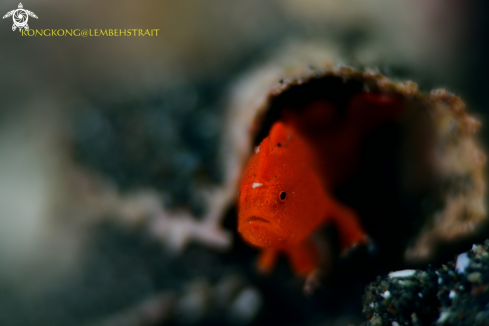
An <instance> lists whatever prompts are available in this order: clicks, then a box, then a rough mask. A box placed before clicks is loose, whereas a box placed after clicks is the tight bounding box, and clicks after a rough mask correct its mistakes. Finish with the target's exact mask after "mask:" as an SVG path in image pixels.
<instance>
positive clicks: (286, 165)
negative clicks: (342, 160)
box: [238, 122, 325, 248]
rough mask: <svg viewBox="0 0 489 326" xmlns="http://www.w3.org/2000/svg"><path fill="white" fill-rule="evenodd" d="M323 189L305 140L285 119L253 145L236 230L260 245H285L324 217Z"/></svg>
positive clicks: (312, 229)
mask: <svg viewBox="0 0 489 326" xmlns="http://www.w3.org/2000/svg"><path fill="white" fill-rule="evenodd" d="M324 196H325V194H324V190H323V187H322V185H321V183H320V181H319V179H318V177H317V174H316V173H314V171H313V170H312V168H311V162H310V153H308V148H307V146H306V145H305V144H304V143H303V140H302V139H301V138H300V137H299V136H298V135H296V134H294V132H293V130H292V129H290V128H287V126H285V125H284V124H283V123H282V122H277V123H275V125H274V126H273V127H272V129H271V131H270V134H269V136H268V137H266V138H265V139H264V140H263V141H262V142H261V144H260V146H258V147H257V148H255V153H254V154H253V156H252V157H251V159H250V161H249V162H248V165H247V166H246V169H245V172H244V176H243V179H242V182H241V185H240V191H239V200H238V232H239V233H240V234H241V236H242V237H243V238H244V240H245V241H246V242H248V243H250V244H251V245H254V246H256V247H261V248H264V247H276V248H280V247H281V246H287V245H289V244H293V243H297V242H300V241H301V240H303V239H304V238H305V237H307V236H308V235H309V234H310V233H311V232H313V231H314V229H315V228H316V227H317V226H318V225H319V224H320V222H321V221H322V220H323V218H324V201H323V200H322V199H324Z"/></svg>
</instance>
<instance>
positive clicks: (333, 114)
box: [238, 92, 402, 276]
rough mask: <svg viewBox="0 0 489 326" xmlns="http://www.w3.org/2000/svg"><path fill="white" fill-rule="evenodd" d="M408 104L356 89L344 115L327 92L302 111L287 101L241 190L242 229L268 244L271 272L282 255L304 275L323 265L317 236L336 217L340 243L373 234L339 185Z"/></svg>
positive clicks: (262, 265)
mask: <svg viewBox="0 0 489 326" xmlns="http://www.w3.org/2000/svg"><path fill="white" fill-rule="evenodd" d="M401 110H402V103H401V101H400V100H399V99H398V98H397V97H395V96H393V95H386V94H373V93H367V92H362V93H358V94H356V95H354V96H353V97H352V98H351V99H350V100H349V102H348V104H347V105H346V110H344V112H343V113H342V114H339V113H338V111H339V110H338V109H337V108H336V107H335V105H334V104H333V103H331V102H329V101H327V100H326V99H318V100H316V101H314V102H312V103H309V104H307V105H305V106H304V107H303V108H301V109H300V110H297V108H295V109H293V108H287V107H284V108H282V110H281V116H280V119H279V120H277V121H276V122H275V123H274V124H273V125H272V127H271V128H270V131H269V134H268V136H267V137H265V138H264V139H263V140H262V141H261V142H260V144H259V146H257V147H255V150H254V153H253V155H252V156H251V158H250V159H249V161H248V163H247V165H246V168H245V171H244V174H243V178H242V181H241V185H240V191H239V199H238V232H239V233H240V235H241V236H242V238H243V239H244V240H245V242H247V243H248V244H250V245H251V246H254V247H257V248H260V249H261V254H260V257H259V259H258V267H259V269H260V270H261V271H264V272H271V271H272V270H273V268H274V266H275V263H276V261H277V257H278V256H279V255H285V256H287V257H288V260H289V261H290V264H291V266H292V269H293V270H294V271H295V273H296V274H299V275H302V276H307V275H309V274H310V273H311V272H313V271H314V270H316V269H317V268H319V265H320V257H319V253H318V252H319V251H318V248H317V245H316V243H315V242H314V241H313V239H312V235H313V234H314V233H315V232H316V231H317V230H318V229H319V228H321V227H322V226H324V225H326V224H329V223H332V224H333V225H334V226H335V227H336V228H337V230H338V235H339V242H340V243H339V245H340V248H341V250H347V249H349V248H352V247H354V246H356V245H358V244H365V243H366V242H367V241H368V235H367V233H366V232H365V230H364V228H363V226H362V223H361V220H360V217H359V216H358V214H357V213H356V212H355V210H354V209H352V208H351V207H348V206H347V205H345V204H343V203H341V202H340V201H338V200H337V199H336V198H335V196H334V190H335V188H336V187H338V185H341V183H342V182H345V180H347V179H348V178H349V177H351V176H352V175H353V173H354V172H355V168H356V166H357V165H358V162H359V155H360V154H359V153H360V146H361V144H362V139H364V138H365V136H366V134H367V133H369V132H370V131H371V130H372V129H373V128H375V127H376V126H379V125H380V124H382V123H386V122H389V121H393V120H395V119H397V118H398V117H399V116H400V113H401Z"/></svg>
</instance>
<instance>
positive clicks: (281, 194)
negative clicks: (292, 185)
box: [280, 191, 287, 200]
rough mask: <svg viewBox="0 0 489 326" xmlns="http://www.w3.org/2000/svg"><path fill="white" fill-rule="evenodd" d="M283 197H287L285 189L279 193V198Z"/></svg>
mask: <svg viewBox="0 0 489 326" xmlns="http://www.w3.org/2000/svg"><path fill="white" fill-rule="evenodd" d="M285 197H287V193H286V192H285V191H282V192H281V193H280V200H284V199H285Z"/></svg>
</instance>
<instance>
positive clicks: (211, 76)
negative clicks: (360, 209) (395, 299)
mask: <svg viewBox="0 0 489 326" xmlns="http://www.w3.org/2000/svg"><path fill="white" fill-rule="evenodd" d="M17 1H18V0H17ZM17 1H12V0H5V1H2V2H1V3H0V12H2V13H3V14H5V13H7V12H8V11H10V10H13V9H16V8H17V6H18V2H17ZM23 5H24V8H25V9H28V10H30V11H33V12H34V13H35V14H36V15H37V16H38V17H39V19H33V18H30V19H29V26H30V28H31V29H44V28H48V29H50V28H54V29H58V28H62V29H70V28H80V29H96V28H97V29H105V28H114V29H125V28H141V29H159V33H158V36H157V37H118V38H116V37H99V38H96V37H88V38H81V37H22V36H21V35H20V33H19V32H17V31H16V32H12V29H11V25H12V20H11V18H8V19H4V20H2V21H0V25H1V26H0V27H1V28H0V44H1V48H0V71H1V75H0V76H1V78H0V98H1V105H0V324H1V325H26V326H28V325H160V324H163V323H169V324H175V325H180V324H185V325H205V324H208V325H224V324H231V325H251V324H256V325H258V324H264V323H267V324H270V323H272V324H278V323H280V324H283V325H298V324H302V325H346V324H348V323H357V324H358V323H360V322H362V321H363V320H364V319H363V317H362V315H361V304H360V302H361V295H362V292H363V287H364V286H365V285H366V284H367V283H365V280H359V281H358V284H357V285H356V286H355V285H354V284H355V281H353V280H352V284H353V285H351V288H352V290H348V289H346V288H342V287H343V286H344V285H343V284H341V282H340V283H339V284H336V286H332V287H329V288H327V289H326V290H323V291H322V292H321V293H320V294H318V295H316V296H313V297H311V298H305V297H304V296H303V295H302V292H301V282H300V280H297V279H295V278H294V277H293V275H292V274H291V272H290V271H289V270H288V269H287V266H286V264H285V263H283V264H282V265H283V266H282V267H283V268H279V269H278V271H277V273H276V274H275V275H274V276H273V277H271V278H263V277H261V276H259V275H257V274H256V272H255V270H254V265H253V264H254V259H255V257H256V252H255V251H254V250H252V249H250V248H247V247H246V246H245V245H243V244H242V243H241V240H240V239H239V238H235V239H234V244H233V246H232V248H230V249H228V250H227V251H219V250H215V249H213V248H208V247H206V246H205V245H199V244H191V245H189V246H186V247H185V249H182V250H179V251H175V250H172V249H169V248H168V245H166V244H165V243H164V241H159V240H158V239H155V237H152V236H151V235H150V233H151V230H149V231H148V228H144V227H142V226H141V223H142V222H141V221H140V220H138V218H137V217H138V213H137V212H138V209H140V208H141V207H145V208H147V207H150V206H151V205H155V206H158V205H160V204H163V205H164V206H165V207H168V208H169V209H173V210H175V209H183V210H185V211H189V212H192V214H193V215H195V216H197V217H199V216H202V214H203V211H205V207H204V205H203V199H202V198H201V196H199V195H197V192H196V191H195V189H197V188H199V187H202V186H203V185H218V184H219V183H220V182H221V181H222V175H221V172H220V165H219V164H220V163H219V160H218V155H217V153H218V147H219V140H220V137H221V136H222V133H221V130H222V124H223V114H224V110H225V107H226V95H227V93H228V89H229V86H230V85H231V84H232V82H233V81H234V80H235V79H236V78H237V77H239V76H240V74H242V73H244V72H246V71H247V70H248V69H250V68H251V67H253V66H254V65H256V64H257V63H259V62H260V61H261V60H262V59H263V58H264V57H265V56H266V54H267V53H268V52H269V51H272V50H274V49H275V48H277V47H278V46H280V45H281V44H283V43H284V42H289V41H290V40H302V39H315V40H320V41H321V40H324V41H325V42H332V41H334V42H336V43H339V44H341V45H342V46H343V47H346V48H351V49H352V50H354V51H355V52H356V53H358V57H357V59H358V60H359V61H360V62H366V63H368V62H370V61H371V58H375V59H376V60H379V58H380V62H382V64H381V66H379V68H380V69H381V70H382V71H387V72H389V73H391V74H392V75H395V76H399V77H401V78H404V79H412V80H414V81H415V82H417V83H419V84H420V87H421V88H422V89H424V90H426V91H429V90H430V89H431V88H434V87H445V88H447V89H448V90H449V91H451V92H454V93H456V94H457V95H460V96H461V97H462V99H463V100H464V101H465V102H466V104H467V106H468V108H469V110H470V111H471V112H473V113H476V114H477V116H479V117H480V118H481V119H482V120H483V121H484V120H485V116H486V114H487V110H486V107H487V106H488V105H489V97H488V96H487V95H486V89H487V88H488V87H489V79H488V78H487V77H486V75H487V74H488V73H489V62H488V61H487V59H486V58H487V57H488V56H489V46H488V44H489V43H488V42H487V41H488V39H489V26H488V24H489V21H488V20H487V19H486V18H487V15H488V14H489V4H487V3H486V1H483V0H475V1H463V0H451V1H446V0H433V1H421V0H398V1H391V0H367V1H366V0H348V1H330V0H300V1H299V0H267V1H263V0H248V1H226V0H212V1H211V0H199V1H163V0H159V1H156V0H155V1H153V0H144V1H137V2H136V1H113V0H109V1H104V2H100V1H93V0H88V1H82V2H80V1H79V2H71V1H70V2H68V1H61V0H46V1H42V2H40V1H33V2H23ZM3 14H2V15H3ZM485 135H487V131H484V130H483V137H484V138H485V139H487V137H486V136H485ZM152 200H153V202H152ZM148 201H149V202H150V203H148ZM134 211H136V212H135V213H134ZM228 215H229V216H228V217H226V219H225V220H224V225H225V228H226V229H227V230H229V231H230V232H234V230H233V226H234V225H235V222H234V221H233V219H234V218H235V215H233V212H230V213H229V214H228ZM117 216H119V217H120V216H129V220H128V221H122V222H121V221H115V219H116V217H117ZM342 268H343V269H344V271H348V262H346V263H344V266H343V267H342ZM343 277H344V279H346V278H347V277H349V274H348V273H346V274H345V275H344V276H343ZM368 277H371V278H370V279H373V278H372V277H375V272H372V275H368ZM362 282H363V283H362ZM367 282H368V278H367ZM348 288H350V285H348ZM338 293H342V295H343V296H338ZM348 297H352V298H355V299H347V298H348ZM277 307H278V308H277Z"/></svg>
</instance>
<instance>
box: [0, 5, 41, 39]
mask: <svg viewBox="0 0 489 326" xmlns="http://www.w3.org/2000/svg"><path fill="white" fill-rule="evenodd" d="M23 8H24V6H22V3H19V8H18V9H14V10H12V11H9V12H8V13H6V14H5V16H3V18H2V19H5V18H8V17H10V16H12V18H13V20H14V24H13V25H12V30H13V31H15V30H16V29H17V28H18V29H19V32H20V31H21V30H22V29H25V30H26V31H28V30H29V25H27V21H28V20H29V16H31V17H33V18H36V19H37V16H36V14H35V13H33V12H32V11H29V10H25V9H23Z"/></svg>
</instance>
